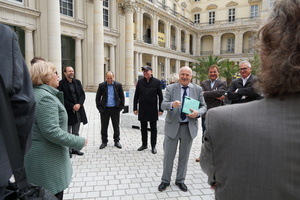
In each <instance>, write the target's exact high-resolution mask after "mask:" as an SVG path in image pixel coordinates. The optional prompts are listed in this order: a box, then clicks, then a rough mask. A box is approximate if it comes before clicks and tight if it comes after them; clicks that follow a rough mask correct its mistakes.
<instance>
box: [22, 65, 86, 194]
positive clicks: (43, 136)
mask: <svg viewBox="0 0 300 200" xmlns="http://www.w3.org/2000/svg"><path fill="white" fill-rule="evenodd" d="M30 76H31V81H32V84H33V91H34V96H35V100H36V117H35V120H34V125H33V135H32V146H31V149H30V150H29V151H28V153H27V154H26V156H25V168H26V173H27V176H28V181H29V182H30V183H33V184H36V185H42V186H44V187H45V188H46V189H48V190H49V191H51V192H52V193H53V194H55V196H56V197H57V198H58V199H63V191H64V190H65V189H66V188H67V187H68V186H69V184H70V182H71V177H72V165H71V162H70V158H69V148H74V149H78V150H80V149H82V148H83V147H84V146H85V145H86V144H87V139H84V138H83V137H79V136H75V135H72V134H69V133H68V132H67V126H68V124H67V121H68V118H67V113H66V110H65V107H64V105H63V104H62V97H63V96H62V93H60V92H59V91H58V90H57V89H56V88H57V86H58V84H59V82H58V78H59V76H58V74H57V71H56V68H55V66H54V65H53V64H52V63H50V62H38V63H35V64H34V65H33V66H32V67H31V68H30Z"/></svg>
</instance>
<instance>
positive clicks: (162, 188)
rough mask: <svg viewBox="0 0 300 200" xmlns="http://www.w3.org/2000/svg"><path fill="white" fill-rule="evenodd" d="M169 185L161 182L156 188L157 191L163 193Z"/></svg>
mask: <svg viewBox="0 0 300 200" xmlns="http://www.w3.org/2000/svg"><path fill="white" fill-rule="evenodd" d="M169 185H170V183H165V182H161V184H160V185H159V186H158V191H160V192H162V191H164V190H165V189H166V188H167V187H168V186H169Z"/></svg>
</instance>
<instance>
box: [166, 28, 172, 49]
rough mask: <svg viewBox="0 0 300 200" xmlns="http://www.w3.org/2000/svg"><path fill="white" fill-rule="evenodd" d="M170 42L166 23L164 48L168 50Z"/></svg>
mask: <svg viewBox="0 0 300 200" xmlns="http://www.w3.org/2000/svg"><path fill="white" fill-rule="evenodd" d="M170 40H171V34H170V22H167V23H166V24H165V42H166V46H165V47H166V48H167V49H169V48H170Z"/></svg>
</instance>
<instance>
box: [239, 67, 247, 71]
mask: <svg viewBox="0 0 300 200" xmlns="http://www.w3.org/2000/svg"><path fill="white" fill-rule="evenodd" d="M246 69H249V67H244V68H240V71H243V70H246Z"/></svg>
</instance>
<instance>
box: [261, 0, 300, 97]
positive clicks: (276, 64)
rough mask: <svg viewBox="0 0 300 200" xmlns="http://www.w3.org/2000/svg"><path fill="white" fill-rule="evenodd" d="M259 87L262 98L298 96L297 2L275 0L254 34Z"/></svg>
mask: <svg viewBox="0 0 300 200" xmlns="http://www.w3.org/2000/svg"><path fill="white" fill-rule="evenodd" d="M257 47H258V51H259V53H260V57H261V71H260V74H259V75H258V77H259V79H258V80H259V83H258V84H259V88H260V90H262V92H263V94H264V96H265V97H279V98H284V96H285V95H287V94H295V93H300V0H288V1H286V0H277V1H276V2H275V3H274V7H273V10H272V11H271V13H270V16H269V18H268V20H267V23H266V24H265V25H264V26H263V27H262V28H261V29H260V31H259V32H258V43H257Z"/></svg>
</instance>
